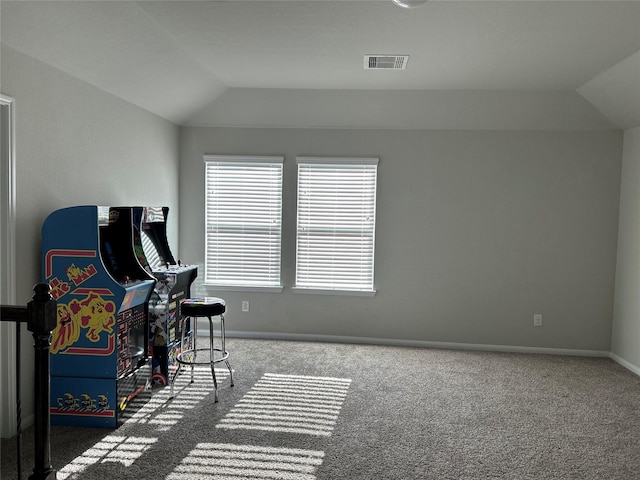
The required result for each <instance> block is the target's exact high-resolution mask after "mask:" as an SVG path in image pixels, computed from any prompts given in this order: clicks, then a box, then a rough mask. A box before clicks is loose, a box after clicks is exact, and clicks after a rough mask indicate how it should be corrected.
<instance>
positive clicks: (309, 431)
mask: <svg viewBox="0 0 640 480" xmlns="http://www.w3.org/2000/svg"><path fill="white" fill-rule="evenodd" d="M228 349H229V351H230V353H231V357H230V361H231V365H232V367H233V369H234V374H235V386H234V387H230V386H229V381H228V374H227V373H225V370H224V368H222V366H221V367H220V368H219V369H218V368H217V369H216V371H217V372H220V373H219V383H220V390H219V392H220V402H219V403H217V404H215V403H214V402H213V395H212V393H211V388H212V382H211V378H210V372H209V371H208V369H207V368H203V369H198V371H197V372H196V382H195V383H194V384H191V385H190V384H189V383H188V377H187V376H186V375H182V376H181V378H180V379H179V380H178V383H177V388H176V391H177V392H178V395H177V397H176V398H175V399H174V400H169V398H168V389H154V391H153V396H152V398H151V400H150V401H149V402H148V403H146V404H145V405H144V406H142V407H141V408H140V409H139V410H137V411H135V412H134V411H131V412H130V415H131V418H129V419H128V420H127V422H126V423H125V424H124V425H123V426H122V427H120V428H119V429H117V430H114V431H111V430H102V429H78V428H68V427H53V428H52V448H51V456H52V461H53V465H54V468H55V469H56V470H57V471H58V479H82V480H94V479H95V480H105V479H109V480H111V479H138V480H141V479H153V480H181V479H185V480H187V479H188V480H197V479H203V480H212V479H229V480H239V479H251V480H261V479H270V480H278V479H282V480H289V479H301V480H316V479H318V480H320V479H322V480H329V479H332V480H333V479H434V480H436V479H437V480H444V479H452V480H454V479H455V480H461V479H468V480H476V479H515V480H525V479H562V480H568V479H580V480H587V479H593V480H605V479H619V480H631V479H640V377H637V376H636V375H634V374H633V373H631V372H629V371H627V370H625V369H624V368H622V367H621V366H619V365H618V364H616V363H615V362H613V361H611V360H609V359H603V358H597V359H596V358H581V357H562V356H551V355H526V354H508V353H488V352H466V351H451V350H437V349H419V348H402V347H383V346H368V345H349V344H330V343H305V342H277V341H266V340H246V339H235V338H233V339H229V340H228ZM32 442H33V438H32V431H29V430H28V431H27V432H25V435H24V439H23V450H24V455H23V466H24V467H23V468H24V472H23V478H27V477H28V475H29V474H30V473H31V470H32V468H33V465H34V464H33V458H32V450H31V449H32ZM1 473H2V480H13V479H15V478H16V475H15V442H14V441H13V440H3V441H2V471H1Z"/></svg>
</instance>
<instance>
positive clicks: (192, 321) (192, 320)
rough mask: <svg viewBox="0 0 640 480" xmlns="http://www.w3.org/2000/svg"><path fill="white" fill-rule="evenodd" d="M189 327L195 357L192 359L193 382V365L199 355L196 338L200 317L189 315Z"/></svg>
mask: <svg viewBox="0 0 640 480" xmlns="http://www.w3.org/2000/svg"><path fill="white" fill-rule="evenodd" d="M189 329H190V330H191V345H192V347H191V348H193V359H192V360H191V382H190V383H193V381H194V379H193V366H194V364H195V363H196V360H197V357H198V347H197V345H196V338H198V317H189Z"/></svg>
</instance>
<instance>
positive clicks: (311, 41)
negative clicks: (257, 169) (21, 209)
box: [0, 0, 640, 128]
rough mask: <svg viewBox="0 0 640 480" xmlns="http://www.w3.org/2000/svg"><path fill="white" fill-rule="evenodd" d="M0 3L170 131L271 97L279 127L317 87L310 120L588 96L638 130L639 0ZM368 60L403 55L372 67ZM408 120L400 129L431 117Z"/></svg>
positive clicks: (62, 58)
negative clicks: (315, 114)
mask: <svg viewBox="0 0 640 480" xmlns="http://www.w3.org/2000/svg"><path fill="white" fill-rule="evenodd" d="M0 8H1V10H0V17H1V22H2V23H1V29H0V40H1V41H2V43H3V44H4V45H5V46H7V47H9V48H12V49H14V50H17V51H19V52H21V53H23V54H26V55H29V56H31V57H33V58H36V59H38V60H40V61H42V62H44V63H47V64H49V65H51V66H53V67H55V68H58V69H60V70H63V71H65V72H67V73H69V74H70V75H73V76H75V77H77V78H79V79H82V80H84V81H86V82H88V83H90V84H93V85H95V86H96V87H98V88H100V89H102V90H105V91H107V92H109V93H111V94H113V95H115V96H117V97H120V98H122V99H125V100H127V101H129V102H131V103H134V104H136V105H138V106H140V107H142V108H144V109H146V110H149V111H151V112H153V113H155V114H157V115H159V116H161V117H163V118H166V119H168V120H170V121H172V122H174V123H176V124H179V125H184V124H216V123H224V122H225V121H223V120H221V118H222V117H221V115H223V114H224V115H226V117H225V118H226V119H227V120H226V122H227V123H229V124H239V123H243V122H246V123H248V124H260V123H262V122H264V121H266V120H265V119H266V118H267V117H273V116H274V115H273V114H274V112H273V107H274V106H275V105H278V104H279V105H281V106H282V111H283V115H284V116H285V117H286V115H287V114H289V115H291V119H290V120H287V121H285V120H282V122H281V123H287V122H288V121H290V122H295V115H294V114H293V113H292V108H293V107H292V105H294V104H295V105H299V107H298V108H301V109H302V108H313V106H312V104H311V103H310V101H309V99H310V98H313V97H314V96H315V97H317V98H318V101H317V102H316V103H315V105H318V106H321V105H322V104H324V105H325V106H324V107H319V110H320V113H322V108H324V109H325V110H326V111H324V113H323V114H324V115H325V117H322V118H318V119H317V120H316V122H318V124H330V123H331V122H333V121H336V120H332V118H331V116H332V115H331V112H330V111H329V109H330V105H331V103H332V102H333V103H335V105H336V108H335V109H334V110H333V111H334V112H337V114H336V115H335V116H336V118H337V117H340V115H342V116H343V117H344V111H343V110H341V108H342V109H344V108H346V107H344V106H343V107H340V105H344V104H345V103H346V104H348V103H349V102H350V101H352V102H353V106H354V107H355V108H359V109H360V110H361V111H363V113H362V121H363V122H365V117H366V115H367V109H375V108H376V107H375V104H376V102H378V106H379V107H380V108H381V109H382V110H385V109H386V110H392V108H391V106H392V105H404V104H406V106H407V109H409V110H410V109H411V105H412V104H413V105H416V104H417V105H421V106H422V107H424V108H423V109H425V108H432V107H433V105H434V104H435V105H436V106H438V107H442V110H443V111H444V110H445V109H446V108H448V109H449V110H451V108H452V107H451V105H459V109H458V110H457V111H458V113H460V114H466V115H468V114H469V113H470V112H471V111H472V108H468V111H467V110H465V109H464V107H463V105H475V104H483V103H487V102H490V101H491V99H493V101H495V102H498V103H500V104H501V105H503V106H504V108H505V109H507V110H508V108H509V105H516V107H514V109H515V110H520V109H522V108H533V109H535V105H536V104H540V101H541V98H542V97H543V96H544V98H545V99H547V100H546V101H547V102H548V103H549V105H552V104H555V105H557V104H558V102H560V103H562V102H566V104H567V109H571V108H573V109H574V110H575V112H574V113H575V115H576V116H581V117H588V116H589V115H592V114H593V112H591V111H590V110H589V109H590V108H591V107H592V106H593V105H595V106H596V107H597V109H598V110H599V112H600V113H602V114H604V116H605V117H606V118H607V119H608V120H610V121H611V122H612V124H613V125H614V126H617V127H619V128H628V127H630V126H635V125H639V124H640V2H639V1H616V0H609V1H580V0H569V1H520V0H504V1H482V0H471V1H453V0H432V1H430V2H428V3H426V4H425V5H422V6H420V7H418V8H414V9H402V8H399V7H397V6H395V5H394V4H393V3H392V2H391V0H340V1H331V0H315V1H305V0H288V1H272V0H257V1H247V0H229V1H219V2H217V1H192V0H177V1H100V0H90V1H89V0H87V1H71V2H67V1H9V0H3V1H2V2H1V4H0ZM366 54H384V55H387V54H389V55H409V61H408V64H407V68H406V69H404V70H369V69H365V68H363V64H364V56H365V55H366ZM0 60H1V59H0ZM516 93H518V94H519V95H517V98H516ZM543 94H544V95H543ZM578 97H579V100H578ZM585 98H586V99H587V100H588V102H587V101H585V100H584V99H585ZM350 99H351V100H350ZM296 101H299V103H296ZM514 102H515V103H514ZM580 102H584V103H585V105H579V103H580ZM634 102H635V103H634ZM371 104H373V105H371ZM441 104H442V105H441ZM444 104H446V105H448V107H446V105H444ZM586 104H589V105H588V106H587V105H586ZM591 104H592V105H591ZM327 105H328V106H327ZM443 105H444V106H443ZM261 106H262V107H264V109H265V111H264V112H261V111H260V107H261ZM445 107H446V108H445ZM460 109H461V110H460ZM234 112H244V113H245V116H244V117H243V116H242V115H237V118H233V113H234ZM247 112H248V113H247ZM320 113H319V114H320ZM378 115H381V113H380V112H378ZM391 115H393V113H392V114H391ZM512 115H514V116H515V115H517V111H514V112H513V113H512ZM415 116H416V118H408V119H406V120H405V122H406V123H407V125H411V124H415V125H416V126H418V127H424V126H425V125H426V127H428V126H429V125H428V122H426V123H424V122H422V123H421V120H419V118H418V117H419V114H418V113H417V112H416V114H415ZM246 117H251V118H248V119H246V120H243V118H246ZM229 118H232V119H231V120H229ZM367 118H368V117H367ZM274 121H275V124H276V125H278V121H277V120H274ZM345 121H347V122H348V120H345ZM594 121H595V120H594ZM354 122H355V120H354ZM400 124H402V122H400ZM343 126H344V125H343ZM346 126H350V125H346ZM354 126H357V125H354ZM374 126H375V125H374ZM380 126H384V125H380Z"/></svg>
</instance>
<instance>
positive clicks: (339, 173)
mask: <svg viewBox="0 0 640 480" xmlns="http://www.w3.org/2000/svg"><path fill="white" fill-rule="evenodd" d="M297 160H298V213H297V218H298V221H297V243H296V287H297V288H302V289H305V288H306V289H321V290H352V291H373V288H374V285H373V271H374V244H375V242H374V240H375V218H376V177H377V168H378V159H376V158H357V159H339V158H316V157H299V158H298V159H297Z"/></svg>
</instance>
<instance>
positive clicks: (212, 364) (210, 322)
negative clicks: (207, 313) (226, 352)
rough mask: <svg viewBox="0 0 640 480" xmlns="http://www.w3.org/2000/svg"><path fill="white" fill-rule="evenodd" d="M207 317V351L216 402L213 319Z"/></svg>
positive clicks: (216, 401) (216, 383)
mask: <svg viewBox="0 0 640 480" xmlns="http://www.w3.org/2000/svg"><path fill="white" fill-rule="evenodd" d="M207 318H208V319H209V353H210V355H211V356H210V357H209V358H210V360H211V376H212V377H213V401H214V402H215V403H218V380H217V379H216V369H215V364H216V362H215V357H214V355H215V351H216V349H215V345H214V341H213V319H212V318H211V317H207Z"/></svg>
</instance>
